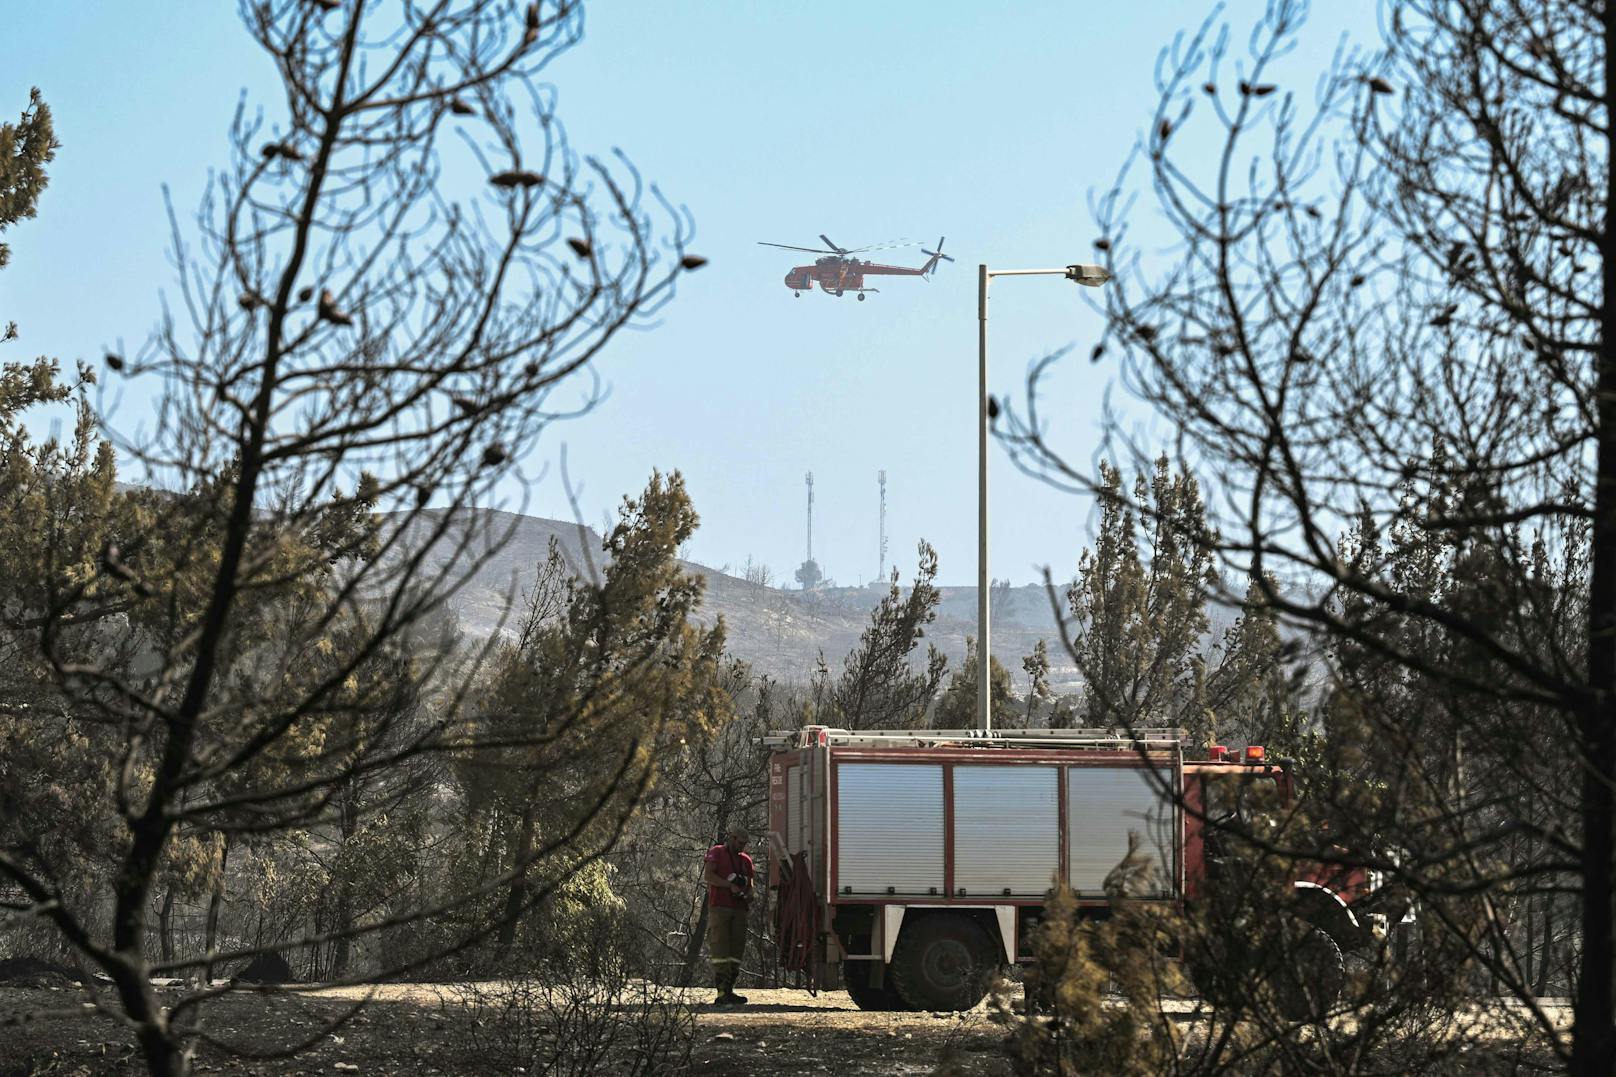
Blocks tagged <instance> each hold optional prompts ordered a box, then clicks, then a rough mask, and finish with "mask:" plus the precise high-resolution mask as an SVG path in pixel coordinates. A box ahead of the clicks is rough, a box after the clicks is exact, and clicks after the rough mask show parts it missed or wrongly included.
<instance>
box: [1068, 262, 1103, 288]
mask: <svg viewBox="0 0 1616 1077" xmlns="http://www.w3.org/2000/svg"><path fill="white" fill-rule="evenodd" d="M1066 279H1067V280H1070V281H1076V282H1077V283H1078V284H1082V285H1085V286H1087V287H1089V288H1098V287H1099V286H1100V285H1102V284H1104V283H1105V282H1106V281H1108V280H1110V279H1111V274H1110V272H1109V271H1108V270H1107V269H1106V268H1105V267H1104V266H1097V265H1087V264H1083V263H1078V264H1077V265H1069V266H1067V267H1066Z"/></svg>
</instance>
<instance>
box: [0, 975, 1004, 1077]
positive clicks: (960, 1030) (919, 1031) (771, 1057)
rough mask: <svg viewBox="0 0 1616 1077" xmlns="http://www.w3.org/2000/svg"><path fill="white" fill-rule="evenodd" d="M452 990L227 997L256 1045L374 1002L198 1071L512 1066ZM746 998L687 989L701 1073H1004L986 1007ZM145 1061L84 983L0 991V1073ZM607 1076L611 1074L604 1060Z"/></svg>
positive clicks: (226, 1020)
mask: <svg viewBox="0 0 1616 1077" xmlns="http://www.w3.org/2000/svg"><path fill="white" fill-rule="evenodd" d="M454 990H455V989H454V988H453V987H452V986H448V985H425V984H385V985H381V986H379V987H377V988H375V989H373V990H371V991H367V989H360V988H340V989H322V990H316V991H311V992H309V993H307V994H299V995H296V996H292V997H278V998H271V997H266V996H260V995H254V994H244V995H232V996H227V997H225V998H223V999H220V1000H218V1001H217V1002H215V1003H213V1004H212V1005H211V1007H210V1009H209V1011H208V1018H207V1028H208V1029H209V1031H210V1032H211V1033H212V1034H213V1035H215V1036H217V1037H218V1038H219V1039H221V1040H223V1041H226V1042H229V1043H231V1044H232V1045H234V1046H236V1047H239V1048H246V1049H247V1050H248V1051H259V1052H261V1051H265V1050H269V1049H272V1048H277V1047H281V1046H283V1045H285V1044H286V1043H289V1042H292V1041H294V1040H297V1039H300V1038H303V1037H304V1036H307V1035H309V1034H310V1033H311V1032H313V1031H316V1030H318V1029H319V1028H320V1027H321V1025H322V1022H325V1021H331V1020H335V1019H336V1018H338V1017H340V1016H342V1015H343V1014H345V1013H346V1012H347V1011H348V1010H349V1009H351V1008H352V1006H353V1004H354V1002H356V1001H358V1000H360V999H364V998H366V996H367V994H368V995H369V1000H368V1002H366V1004H365V1006H364V1008H363V1010H362V1011H361V1012H360V1013H359V1014H358V1015H357V1016H355V1017H354V1018H353V1019H352V1020H351V1021H349V1022H348V1023H347V1024H345V1025H344V1026H343V1027H342V1028H340V1029H338V1030H337V1031H335V1032H333V1033H330V1034H327V1035H324V1036H321V1037H320V1038H319V1039H318V1041H317V1042H316V1043H315V1044H314V1045H313V1046H312V1047H311V1048H310V1049H309V1050H308V1051H306V1052H304V1053H302V1054H300V1055H298V1056H297V1057H295V1058H277V1059H252V1058H244V1057H237V1056H233V1055H232V1054H230V1053H229V1052H226V1051H224V1050H221V1049H220V1048H218V1047H214V1046H209V1045H204V1046H203V1047H202V1048H201V1049H200V1050H199V1051H198V1054H197V1061H196V1070H197V1072H200V1073H241V1074H247V1073H252V1074H326V1073H369V1074H445V1075H447V1074H460V1073H492V1072H504V1070H503V1068H502V1067H497V1066H491V1065H490V1064H489V1063H488V1061H487V1059H486V1058H480V1057H478V1056H477V1054H476V1053H475V1052H474V1051H473V1050H472V1049H471V1048H470V1046H469V1044H468V1043H467V1037H466V1036H465V1035H464V1033H465V1032H466V1029H465V1028H464V1027H457V1025H459V1024H460V1023H462V1022H466V1021H468V1020H470V1018H468V1017H467V1016H466V1014H465V1011H464V1008H463V1007H460V1006H458V1005H457V1004H456V1003H455V1002H454V1001H453V999H452V997H451V996H452V993H453V992H454ZM746 996H747V998H748V999H749V1000H750V1001H749V1004H748V1005H747V1006H745V1007H743V1008H738V1009H718V1008H715V1007H713V1006H711V1005H710V1004H708V1002H707V1000H708V999H710V998H711V992H706V991H704V992H701V993H699V994H698V993H693V994H691V995H690V996H689V998H688V1000H689V1001H690V1002H691V1003H692V1004H693V1005H692V1012H693V1013H694V1016H695V1020H696V1035H695V1041H694V1051H693V1053H692V1055H691V1065H690V1069H689V1071H688V1072H689V1073H691V1074H692V1075H695V1077H709V1075H711V1077H718V1075H724V1077H728V1075H732V1074H733V1075H736V1077H785V1075H788V1074H789V1075H792V1077H809V1075H819V1074H832V1075H836V1077H853V1075H872V1077H877V1075H881V1077H884V1075H892V1077H923V1075H926V1074H931V1073H934V1072H935V1071H936V1070H937V1069H938V1066H939V1064H940V1062H941V1061H942V1060H943V1058H944V1057H945V1056H946V1057H948V1058H950V1059H952V1060H953V1061H954V1065H955V1067H956V1068H955V1069H953V1070H952V1071H951V1072H954V1073H959V1074H962V1075H969V1077H1008V1075H1009V1073H1010V1065H1009V1062H1008V1060H1007V1059H1006V1057H1005V1054H1004V1051H1003V1047H1002V1045H1003V1042H1004V1038H1005V1033H1004V1030H1003V1029H1002V1028H1001V1027H1000V1026H999V1025H996V1024H994V1023H993V1022H992V1021H991V1019H990V1018H989V1015H988V1013H987V1011H986V1009H985V1008H981V1007H979V1008H978V1009H977V1010H975V1011H973V1012H971V1013H969V1014H952V1013H951V1014H936V1015H933V1014H930V1013H902V1014H885V1013H865V1012H863V1011H861V1010H859V1009H858V1008H857V1007H856V1006H854V1005H853V1002H852V1000H851V999H849V998H848V997H847V995H846V994H845V993H844V992H840V991H832V992H824V993H821V994H820V995H818V996H810V995H809V994H808V993H807V992H805V991H789V990H775V991H765V990H756V989H750V990H748V991H747V992H746ZM143 1071H144V1066H143V1064H142V1062H141V1060H140V1058H139V1057H138V1055H136V1053H135V1051H134V1048H133V1046H132V1042H131V1040H130V1037H129V1036H128V1035H127V1034H126V1033H125V1031H124V1030H123V1028H122V1027H121V1026H120V1025H119V1024H118V1022H117V1021H116V1020H115V1019H114V1018H112V1017H110V1016H108V1015H106V1014H104V1013H101V1012H100V1011H98V1010H97V1009H96V1008H95V1003H94V1002H92V1001H90V996H89V994H88V993H87V992H85V991H84V990H83V989H82V988H76V987H74V986H72V985H71V984H68V985H64V986H61V987H27V988H23V987H0V1075H5V1077H9V1075H12V1074H75V1075H77V1074H101V1073H140V1072H143ZM600 1072H603V1073H609V1072H612V1070H611V1069H610V1068H605V1069H602V1070H601V1071H600Z"/></svg>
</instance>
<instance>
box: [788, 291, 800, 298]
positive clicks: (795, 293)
mask: <svg viewBox="0 0 1616 1077" xmlns="http://www.w3.org/2000/svg"><path fill="white" fill-rule="evenodd" d="M791 294H792V295H794V296H796V297H797V298H798V299H801V298H802V293H801V292H792V293H791Z"/></svg>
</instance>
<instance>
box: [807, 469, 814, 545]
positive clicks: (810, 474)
mask: <svg viewBox="0 0 1616 1077" xmlns="http://www.w3.org/2000/svg"><path fill="white" fill-rule="evenodd" d="M807 480H808V560H810V561H812V560H813V559H814V473H813V472H812V471H810V472H808V475H807Z"/></svg>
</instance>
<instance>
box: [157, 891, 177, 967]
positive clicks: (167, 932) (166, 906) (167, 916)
mask: <svg viewBox="0 0 1616 1077" xmlns="http://www.w3.org/2000/svg"><path fill="white" fill-rule="evenodd" d="M157 939H158V945H159V946H161V947H162V954H163V963H164V964H165V965H166V964H168V963H169V962H170V961H173V960H174V884H173V883H170V884H169V885H168V887H167V889H165V890H164V891H163V907H162V908H161V909H159V910H158V912H157Z"/></svg>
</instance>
